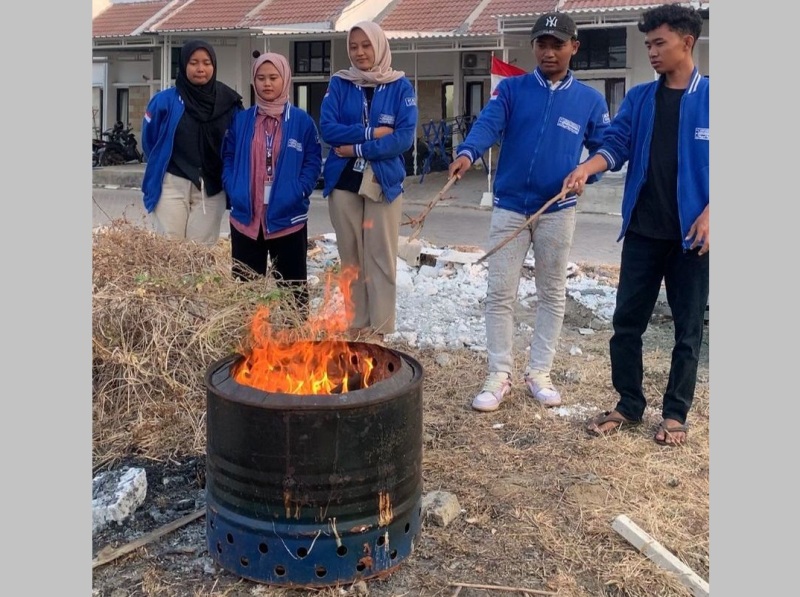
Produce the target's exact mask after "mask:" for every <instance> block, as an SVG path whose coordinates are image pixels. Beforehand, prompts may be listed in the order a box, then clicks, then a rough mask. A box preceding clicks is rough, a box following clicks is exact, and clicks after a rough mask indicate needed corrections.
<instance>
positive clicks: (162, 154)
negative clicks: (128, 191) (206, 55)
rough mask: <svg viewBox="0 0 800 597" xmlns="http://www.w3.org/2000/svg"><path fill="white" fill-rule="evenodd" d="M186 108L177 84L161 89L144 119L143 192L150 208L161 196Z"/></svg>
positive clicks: (151, 101)
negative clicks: (144, 162) (144, 165)
mask: <svg viewBox="0 0 800 597" xmlns="http://www.w3.org/2000/svg"><path fill="white" fill-rule="evenodd" d="M183 111H184V105H183V100H182V99H181V96H180V95H179V94H178V90H177V88H175V87H170V88H169V89H165V90H164V91H159V92H158V93H156V94H155V95H154V96H153V97H152V98H150V102H149V103H148V104H147V110H146V111H145V113H144V119H143V120H142V151H144V154H145V155H146V156H147V167H146V168H145V170H144V178H143V179H142V193H143V194H144V207H145V209H146V210H147V211H148V212H152V211H153V210H154V209H155V208H156V203H158V200H159V198H160V197H161V185H162V183H163V181H164V174H166V172H167V166H168V165H169V160H170V157H171V156H172V144H173V142H174V141H175V131H176V130H177V128H178V122H180V119H181V117H182V116H183Z"/></svg>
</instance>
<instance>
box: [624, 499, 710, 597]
mask: <svg viewBox="0 0 800 597" xmlns="http://www.w3.org/2000/svg"><path fill="white" fill-rule="evenodd" d="M611 528H613V529H614V530H615V531H617V533H619V534H620V535H622V537H623V538H624V539H625V540H626V541H628V543H630V544H631V545H633V546H634V547H635V548H636V549H638V550H639V551H640V552H642V553H643V554H644V555H646V556H647V557H648V558H650V559H651V560H652V561H653V562H655V563H656V564H657V565H658V566H659V567H660V568H662V569H664V570H667V571H669V572H674V573H675V574H677V576H678V580H679V581H680V582H681V584H682V585H684V586H685V587H688V588H689V589H691V591H692V594H693V595H694V597H708V592H709V585H708V583H707V582H706V581H705V580H703V579H702V578H700V577H699V576H698V575H697V574H696V573H695V571H694V570H692V569H691V568H689V567H688V566H687V565H686V564H684V563H683V562H681V561H680V560H679V559H678V558H676V557H675V556H674V555H673V554H672V553H671V552H670V551H669V550H667V549H666V548H665V547H664V546H663V545H661V544H660V543H659V542H658V541H656V540H655V539H653V537H651V536H650V535H648V534H647V533H646V532H645V531H644V530H643V529H642V528H641V527H639V526H638V525H637V524H636V523H635V522H633V521H632V520H631V519H630V518H628V517H627V516H625V515H624V514H620V515H619V516H617V517H616V518H615V519H614V522H613V523H611Z"/></svg>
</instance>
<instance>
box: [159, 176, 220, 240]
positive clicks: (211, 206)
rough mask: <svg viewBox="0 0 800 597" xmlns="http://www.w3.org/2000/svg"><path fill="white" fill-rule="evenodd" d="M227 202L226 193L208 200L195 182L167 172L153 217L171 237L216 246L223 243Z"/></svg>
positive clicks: (218, 194)
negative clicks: (217, 243) (222, 229)
mask: <svg viewBox="0 0 800 597" xmlns="http://www.w3.org/2000/svg"><path fill="white" fill-rule="evenodd" d="M225 199H226V198H225V191H220V192H219V193H217V194H216V195H214V196H213V197H204V196H203V193H202V192H201V191H198V190H197V187H196V186H194V185H193V184H192V183H191V181H189V180H187V179H185V178H181V177H180V176H175V175H173V174H170V173H169V172H167V173H166V174H165V175H164V181H163V182H162V184H161V197H160V198H159V200H158V203H156V208H155V210H153V215H154V216H155V219H156V222H157V224H158V226H159V227H160V229H161V231H162V232H163V233H164V234H165V235H167V236H168V237H170V238H178V239H186V240H193V241H195V242H198V243H202V244H204V245H213V244H215V243H216V242H217V240H219V230H220V226H222V216H223V215H224V214H225Z"/></svg>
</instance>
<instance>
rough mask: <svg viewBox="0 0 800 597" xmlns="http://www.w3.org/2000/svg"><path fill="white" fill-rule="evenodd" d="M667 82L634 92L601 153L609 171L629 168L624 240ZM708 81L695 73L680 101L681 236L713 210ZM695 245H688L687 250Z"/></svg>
mask: <svg viewBox="0 0 800 597" xmlns="http://www.w3.org/2000/svg"><path fill="white" fill-rule="evenodd" d="M662 79H663V75H662V77H661V78H660V79H659V80H658V81H653V82H652V83H642V84H641V85H636V86H635V87H633V88H631V90H630V91H628V93H627V94H626V95H625V98H624V99H623V100H622V104H621V105H620V108H619V112H618V113H617V115H616V116H615V117H614V121H613V122H612V123H611V126H610V127H609V128H608V130H607V131H606V132H605V136H604V138H603V146H602V148H601V149H600V150H599V151H598V152H597V153H599V154H600V155H602V156H603V157H604V158H605V160H606V162H608V169H609V170H612V171H617V170H619V169H620V168H622V165H623V164H624V163H625V162H626V161H627V162H628V172H627V174H626V175H625V191H624V192H623V194H622V230H621V231H620V235H619V238H618V239H617V240H620V239H621V238H622V237H623V236H625V232H626V230H627V229H628V224H630V221H631V214H632V213H633V207H634V205H636V200H637V199H638V198H639V191H640V190H641V189H642V185H644V183H645V180H647V166H648V164H649V162H650V140H651V139H652V137H653V122H654V119H655V107H656V90H657V89H658V86H659V84H660V83H661V81H662ZM708 83H709V81H708V78H706V77H703V76H702V75H701V74H700V73H699V72H698V70H697V68H695V69H694V72H693V73H692V77H691V79H690V81H689V86H688V87H687V88H686V91H685V92H684V94H683V96H682V97H681V107H680V117H679V121H678V216H679V218H680V223H681V235H682V237H683V238H684V239H685V238H686V235H687V234H689V228H691V227H692V224H693V223H694V221H695V220H696V219H697V217H698V216H699V215H700V214H701V213H702V212H703V210H704V209H705V208H706V206H707V205H708V198H709V184H708V172H709V170H708V166H709V151H708V149H709V140H708V125H709V114H708ZM691 243H692V241H691V240H684V241H683V247H684V249H687V250H688V248H689V246H690V245H691Z"/></svg>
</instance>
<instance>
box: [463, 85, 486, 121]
mask: <svg viewBox="0 0 800 597" xmlns="http://www.w3.org/2000/svg"><path fill="white" fill-rule="evenodd" d="M466 100H467V101H466V104H467V116H477V115H478V114H480V113H481V110H482V109H483V82H482V81H470V82H468V83H467V97H466Z"/></svg>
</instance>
